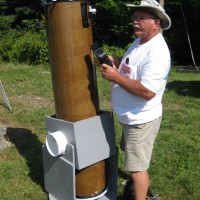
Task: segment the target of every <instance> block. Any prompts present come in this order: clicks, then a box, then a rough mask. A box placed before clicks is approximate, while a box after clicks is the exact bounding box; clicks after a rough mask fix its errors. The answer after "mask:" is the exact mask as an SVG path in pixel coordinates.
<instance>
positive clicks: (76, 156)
mask: <svg viewBox="0 0 200 200" xmlns="http://www.w3.org/2000/svg"><path fill="white" fill-rule="evenodd" d="M46 125H47V132H48V133H52V132H57V131H61V132H62V133H63V134H64V135H65V136H66V138H67V140H68V144H67V146H66V151H65V153H64V154H62V155H59V156H56V157H54V156H52V155H51V154H50V153H49V151H48V149H47V146H46V145H43V147H42V154H43V168H44V182H45V190H46V191H47V192H48V197H49V200H79V199H78V198H76V187H75V184H76V183H75V179H76V175H75V171H76V169H78V170H81V169H84V168H85V167H88V166H90V165H92V164H95V163H97V162H99V161H102V160H103V161H105V178H106V181H105V182H106V183H107V186H108V187H107V186H106V188H105V190H104V191H103V192H102V193H101V194H99V196H96V197H91V198H88V197H87V199H84V198H83V199H82V200H96V199H98V200H116V199H117V179H118V149H117V147H116V141H115V131H114V122H113V115H112V113H111V112H107V111H103V112H101V114H100V115H99V116H95V117H92V118H89V119H86V120H81V121H78V122H74V123H71V122H67V121H63V120H60V119H56V118H55V117H53V116H52V117H47V119H46ZM85 138H87V139H85ZM97 147H98V148H97Z"/></svg>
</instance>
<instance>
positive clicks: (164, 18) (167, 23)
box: [127, 4, 171, 30]
mask: <svg viewBox="0 0 200 200" xmlns="http://www.w3.org/2000/svg"><path fill="white" fill-rule="evenodd" d="M127 6H128V7H131V9H132V10H133V11H134V12H135V11H136V10H142V11H145V12H148V13H151V14H153V15H155V16H156V17H158V18H159V19H160V20H161V26H162V29H163V30H167V29H169V28H170V27H171V19H170V18H169V16H168V15H167V14H166V13H165V12H164V11H161V10H159V9H157V8H156V7H153V6H148V5H145V6H143V5H134V4H127Z"/></svg>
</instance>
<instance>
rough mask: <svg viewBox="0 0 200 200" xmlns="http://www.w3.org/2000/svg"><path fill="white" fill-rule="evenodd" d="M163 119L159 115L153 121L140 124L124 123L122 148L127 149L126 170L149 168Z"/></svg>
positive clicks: (144, 169)
mask: <svg viewBox="0 0 200 200" xmlns="http://www.w3.org/2000/svg"><path fill="white" fill-rule="evenodd" d="M161 119H162V117H159V118H157V119H155V120H153V121H151V122H148V123H144V124H138V125H126V124H122V126H123V132H122V139H121V148H122V150H124V151H125V155H124V169H125V170H127V171H130V172H136V171H146V170H147V169H148V168H149V164H150V161H151V155H152V150H153V145H154V142H155V139H156V136H157V134H158V131H159V129H160V124H161Z"/></svg>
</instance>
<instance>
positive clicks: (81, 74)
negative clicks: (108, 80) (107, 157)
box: [44, 0, 106, 198]
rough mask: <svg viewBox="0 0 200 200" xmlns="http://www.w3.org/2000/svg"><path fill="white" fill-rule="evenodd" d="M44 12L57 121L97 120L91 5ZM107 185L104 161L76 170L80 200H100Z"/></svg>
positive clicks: (66, 3)
mask: <svg viewBox="0 0 200 200" xmlns="http://www.w3.org/2000/svg"><path fill="white" fill-rule="evenodd" d="M44 11H45V19H46V28H47V36H48V46H49V58H50V63H51V75H52V85H53V93H54V100H55V110H56V118H58V119H62V120H65V121H70V122H76V121H80V120H83V119H87V118H90V117H93V116H96V115H97V114H98V112H99V103H98V92H97V84H96V73H95V69H94V65H93V63H94V62H93V55H92V52H91V45H92V43H93V38H92V25H91V20H90V19H89V17H88V4H87V3H85V2H83V1H80V2H79V1H64V2H63V0H62V2H59V1H58V2H56V3H52V4H49V5H46V6H45V7H44ZM85 11H87V12H85ZM94 132H95V130H94ZM91 151H92V149H91ZM88 156H90V155H88ZM105 185H106V184H105V161H100V162H99V163H95V164H93V165H91V166H89V167H86V168H84V169H82V170H76V196H77V197H80V198H88V197H94V196H98V195H99V194H101V193H102V192H103V191H104V189H105Z"/></svg>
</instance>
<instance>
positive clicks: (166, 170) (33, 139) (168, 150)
mask: <svg viewBox="0 0 200 200" xmlns="http://www.w3.org/2000/svg"><path fill="white" fill-rule="evenodd" d="M97 78H98V91H99V102H100V108H101V109H102V110H111V101H110V84H109V82H107V81H105V80H103V79H102V78H101V75H100V73H99V72H97ZM0 80H1V81H2V83H3V86H4V89H5V91H6V94H7V96H8V98H9V101H10V104H11V106H12V109H13V111H12V112H11V111H9V110H8V109H7V106H6V104H5V102H4V99H3V97H2V95H1V94H0V113H1V115H0V123H1V124H3V125H4V126H6V127H8V128H7V139H8V140H10V141H11V142H12V144H13V145H12V147H10V148H8V149H6V150H4V151H0V188H1V189H0V199H2V200H19V199H24V200H29V199H30V200H32V199H34V200H43V199H47V194H46V192H45V191H44V182H43V167H42V152H41V146H42V144H44V141H45V135H46V127H45V117H46V116H48V115H52V114H54V112H55V111H54V100H53V92H52V86H51V74H50V70H49V67H48V66H27V65H19V64H18V65H14V64H0ZM199 108H200V75H199V74H189V73H177V72H175V71H172V73H171V74H170V77H169V83H168V85H167V89H166V91H165V94H164V98H163V110H164V113H163V121H162V125H161V129H160V132H159V135H158V137H157V140H156V144H155V148H154V152H153V156H152V162H151V166H150V169H149V174H150V179H151V190H152V191H153V192H154V193H156V194H159V196H160V197H161V200H174V199H176V200H179V199H180V200H182V199H191V200H199V199H200V190H199V188H200V182H199V180H200V167H199V166H200V112H199ZM115 130H116V140H117V146H119V142H120V138H121V126H120V125H119V123H118V122H117V119H116V117H115ZM122 165H123V152H122V151H121V150H120V149H119V179H118V183H119V184H118V185H119V187H118V197H119V198H118V199H119V200H122V197H121V196H122V192H123V187H122V185H121V182H122V181H123V180H124V179H127V178H128V173H126V172H125V171H123V168H122Z"/></svg>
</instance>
